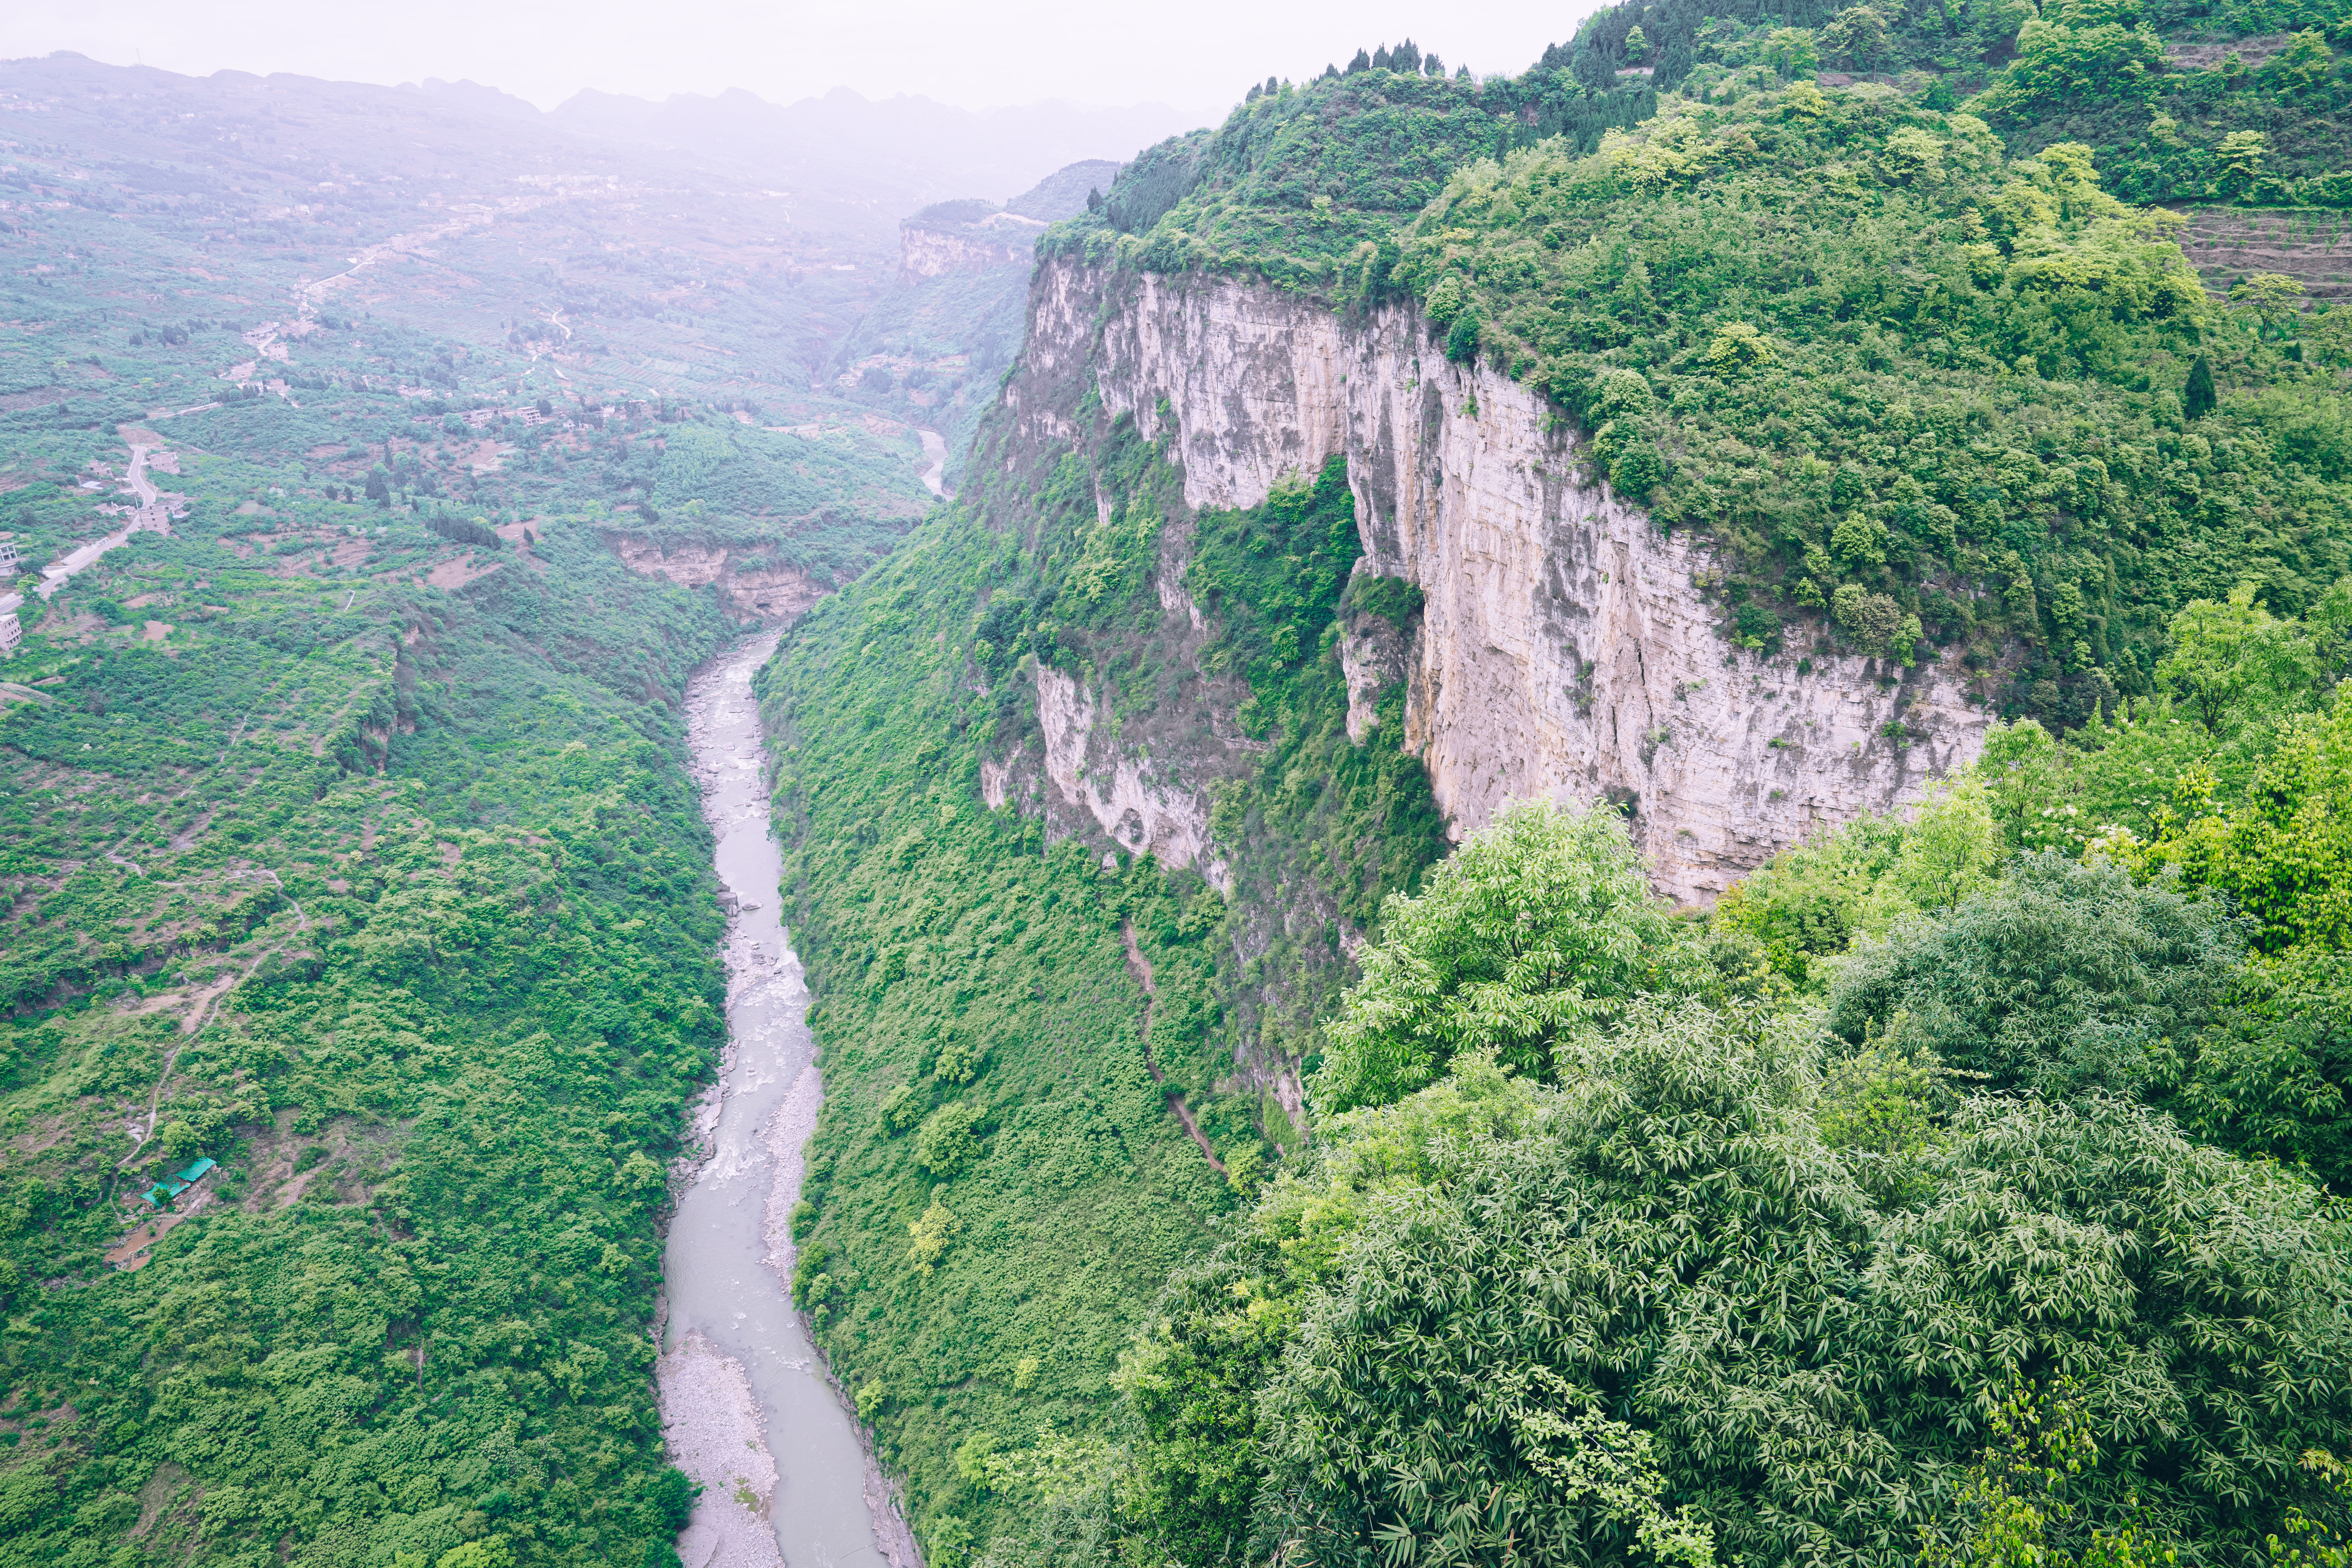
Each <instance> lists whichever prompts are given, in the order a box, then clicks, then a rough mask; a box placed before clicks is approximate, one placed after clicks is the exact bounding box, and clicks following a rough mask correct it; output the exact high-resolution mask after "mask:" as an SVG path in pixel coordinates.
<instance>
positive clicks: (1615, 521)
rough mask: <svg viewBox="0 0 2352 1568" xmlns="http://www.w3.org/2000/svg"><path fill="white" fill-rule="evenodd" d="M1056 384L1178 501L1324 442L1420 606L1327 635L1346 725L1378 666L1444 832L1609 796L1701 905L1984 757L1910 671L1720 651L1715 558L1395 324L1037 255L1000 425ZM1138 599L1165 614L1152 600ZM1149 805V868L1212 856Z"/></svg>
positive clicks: (1296, 460)
mask: <svg viewBox="0 0 2352 1568" xmlns="http://www.w3.org/2000/svg"><path fill="white" fill-rule="evenodd" d="M1081 385H1084V386H1087V387H1090V388H1091V389H1092V390H1094V391H1095V392H1097V393H1098V395H1100V397H1101V399H1102V403H1103V405H1104V407H1105V408H1106V409H1107V410H1108V411H1110V412H1112V413H1115V414H1116V413H1126V414H1131V415H1132V416H1134V417H1135V419H1136V421H1137V422H1138V424H1139V426H1140V428H1141V429H1142V431H1143V433H1144V434H1145V435H1146V436H1147V437H1154V438H1158V437H1168V438H1170V445H1171V452H1172V455H1173V456H1174V457H1175V458H1176V459H1177V460H1178V461H1179V462H1180V463H1181V466H1182V468H1183V473H1184V486H1185V500H1186V501H1187V502H1188V503H1189V504H1190V505H1192V507H1194V508H1238V507H1250V506H1255V505H1258V504H1259V503H1261V502H1262V501H1264V500H1265V497H1266V494H1267V492H1268V491H1269V490H1270V489H1272V488H1273V486H1274V485H1275V484H1276V482H1277V481H1279V480H1280V479H1283V478H1284V477H1286V476H1287V475H1291V474H1311V473H1313V472H1314V471H1316V470H1317V469H1318V468H1320V467H1321V465H1322V464H1323V462H1324V461H1325V459H1326V458H1329V457H1330V456H1332V455H1333V454H1335V453H1338V454H1344V455H1345V457H1346V458H1347V460H1348V472H1349V479H1350V482H1351V484H1352V485H1353V488H1354V489H1355V492H1356V501H1357V521H1358V526H1359V527H1360V529H1361V531H1362V535H1363V542H1364V546H1365V552H1366V558H1365V560H1364V562H1363V563H1361V565H1360V567H1359V570H1360V571H1370V572H1375V573H1379V574H1386V575H1391V576H1396V577H1402V578H1405V579H1407V580H1409V581H1411V582H1412V583H1413V584H1417V585H1418V586H1419V587H1420V588H1421V589H1422V591H1423V594H1424V595H1425V605H1424V609H1423V616H1422V620H1421V627H1420V632H1419V635H1418V637H1417V638H1416V639H1415V641H1414V644H1413V646H1412V647H1410V648H1408V649H1404V650H1402V654H1401V657H1399V655H1398V653H1397V652H1396V651H1395V650H1382V649H1380V648H1377V647H1357V646H1356V644H1355V642H1354V641H1353V640H1352V639H1351V640H1350V641H1349V644H1348V646H1346V647H1344V648H1343V653H1345V654H1346V655H1347V656H1348V665H1349V687H1350V695H1351V698H1352V699H1354V700H1353V701H1352V702H1351V709H1355V710H1358V711H1353V712H1351V721H1350V730H1351V731H1356V730H1357V729H1358V727H1359V724H1360V722H1364V721H1369V715H1370V703H1371V699H1372V696H1373V693H1374V692H1375V691H1376V689H1377V688H1378V686H1379V683H1380V681H1381V679H1382V678H1383V675H1384V674H1385V673H1388V672H1391V671H1394V670H1396V669H1397V668H1400V667H1401V668H1402V679H1405V680H1407V681H1408V682H1409V683H1410V684H1409V686H1408V689H1407V695H1406V704H1405V723H1406V727H1407V733H1406V740H1407V742H1408V744H1409V745H1410V746H1411V747H1412V749H1413V750H1414V751H1416V752H1418V753H1419V754H1420V755H1421V756H1422V757H1423V760H1424V761H1425V762H1426V763H1427V765H1428V768H1429V772H1430V775H1431V779H1432V782H1433V787H1434V790H1435V793H1436V795H1437V800H1438V804H1439V805H1441V806H1442V807H1443V808H1444V811H1445V812H1446V814H1447V816H1448V817H1449V818H1450V819H1451V821H1452V823H1453V825H1454V831H1455V833H1456V834H1457V835H1458V834H1461V833H1465V832H1468V831H1471V830H1474V829H1475V828H1477V827H1479V826H1483V825H1485V824H1486V822H1487V821H1488V820H1490V819H1491V818H1492V817H1493V816H1494V815H1495V813H1496V811H1497V810H1498V809H1500V807H1501V806H1502V805H1503V803H1504V802H1505V801H1507V800H1512V799H1518V798H1526V797H1530V796H1552V797H1568V796H1579V797H1584V798H1593V797H1605V798H1609V799H1612V800H1614V801H1617V802H1618V803H1620V804H1621V805H1627V806H1630V807H1631V808H1632V810H1633V821H1634V824H1635V826H1636V830H1637V833H1638V836H1639V838H1640V840H1641V843H1642V845H1643V848H1644V850H1645V851H1646V852H1647V853H1648V854H1649V855H1650V857H1651V858H1652V861H1653V864H1654V868H1655V874H1656V880H1657V884H1658V886H1659V888H1660V889H1661V890H1662V891H1664V892H1666V893H1668V894H1670V895H1672V896H1674V897H1676V898H1679V899H1683V900H1693V901H1697V900H1709V899H1712V898H1713V897H1714V896H1715V895H1717V894H1718V893H1720V892H1721V891H1722V890H1723V889H1725V888H1726V887H1727V886H1728V885H1729V884H1730V883H1731V882H1732V881H1733V880H1734V879H1737V878H1738V876H1739V875H1740V874H1741V873H1743V872H1744V871H1746V870H1748V868H1752V867H1754V866H1755V865H1757V864H1758V863H1759V862H1760V861H1762V860H1763V859H1765V858H1768V857H1769V855H1771V854H1772V853H1773V852H1774V851H1775V850H1777V849H1779V848H1780V847H1783V846H1785V845H1787V844H1790V843H1791V842H1794V841H1796V840H1798V839H1800V838H1802V837H1805V836H1806V835H1807V834H1808V833H1809V832H1811V831H1812V830H1813V829H1814V827H1815V826H1817V825H1820V824H1823V823H1831V822H1836V821H1841V820H1843V819H1845V818H1848V817H1851V816H1853V815H1855V814H1856V813H1858V812H1860V811H1864V810H1884V809H1886V808H1888V807H1891V806H1894V805H1898V804H1900V803H1901V802H1902V801H1904V800H1905V799H1906V798H1907V797H1909V796H1911V795H1914V794H1916V791H1917V790H1918V788H1919V787H1920V786H1921V785H1922V784H1925V783H1926V782H1927V780H1929V779H1930V778H1932V777H1935V776H1937V775H1938V774H1940V773H1944V772H1947V771H1948V770H1949V769H1951V768H1954V767H1958V766H1960V765H1962V764H1964V763H1967V762H1969V760H1970V759H1971V758H1972V757H1973V756H1974V755H1975V754H1976V752H1977V750H1978V749H1979V746H1980V745H1981V743H1982V738H1983V731H1984V726H1985V722H1986V718H1985V715H1984V714H1983V713H1982V712H1981V711H1980V710H1976V709H1972V708H1970V707H1969V705H1968V704H1967V703H1966V702H1965V700H1963V693H1962V688H1961V683H1960V681H1959V680H1958V679H1957V678H1956V677H1952V676H1947V675H1945V674H1943V673H1941V672H1940V671H1939V670H1938V668H1937V666H1935V665H1932V664H1931V665H1927V666H1923V667H1921V668H1914V669H1905V668H1902V667H1900V666H1899V665H1896V664H1895V663H1894V662H1893V661H1891V660H1885V661H1879V660H1866V659H1863V658H1851V657H1820V658H1814V659H1813V661H1812V666H1811V670H1810V671H1809V672H1808V673H1805V674H1800V673H1799V672H1798V662H1799V660H1798V656H1797V654H1796V653H1795V652H1794V651H1791V652H1789V653H1784V654H1783V655H1782V656H1781V657H1780V658H1776V659H1771V660H1769V661H1768V660H1765V659H1763V658H1759V657H1758V656H1757V655H1755V654H1753V653H1750V652H1748V651H1747V650H1745V649H1743V648H1740V647H1738V646H1737V645H1736V644H1734V643H1733V642H1731V641H1730V640H1729V639H1728V638H1727V637H1725V636H1724V635H1723V633H1722V631H1721V629H1720V622H1721V618H1722V614H1721V611H1720V610H1719V609H1718V607H1717V605H1715V604H1714V603H1713V602H1711V601H1710V600H1709V598H1708V597H1707V595H1706V593H1705V592H1704V591H1703V589H1702V586H1701V584H1703V583H1705V582H1706V581H1708V580H1710V574H1713V573H1716V572H1717V571H1718V570H1719V569H1718V567H1717V563H1715V562H1714V561H1713V560H1711V558H1710V556H1709V553H1708V552H1707V551H1706V547H1705V546H1704V545H1702V544H1700V543H1697V542H1694V541H1692V540H1690V539H1689V538H1687V537H1683V536H1676V537H1671V538H1670V537H1667V536H1664V535H1662V534H1661V533H1660V532H1659V531H1658V530H1657V528H1656V527H1655V526H1654V525H1653V524H1652V523H1651V521H1649V519H1648V518H1647V517H1646V516H1645V515H1644V514H1643V512H1642V511H1641V510H1640V509H1638V508H1636V507H1633V506H1629V505H1627V504H1625V503H1624V502H1623V501H1622V500H1619V499H1617V498H1616V497H1615V496H1614V495H1613V494H1612V493H1611V492H1610V491H1609V489H1607V487H1606V486H1605V485H1591V484H1587V483H1585V482H1584V481H1583V480H1582V479H1580V475H1579V453H1578V449H1577V448H1578V437H1576V435H1575V433H1574V432H1573V431H1572V430H1571V429H1570V428H1569V427H1568V426H1566V425H1565V424H1564V423H1562V422H1559V421H1557V420H1555V419H1554V418H1553V417H1552V416H1551V415H1550V412H1549V409H1548V408H1547V407H1546V406H1545V404H1544V402H1543V400H1542V398H1541V397H1540V396H1538V395H1537V394H1535V393H1534V392H1532V391H1531V390H1529V389H1528V388H1527V387H1524V386H1521V385H1519V384H1517V383H1515V382H1513V381H1511V380H1509V379H1508V378H1507V377H1505V376H1503V375H1501V374H1497V373H1496V371H1494V370H1493V369H1492V368H1490V367H1487V366H1485V365H1483V364H1482V365H1480V366H1477V367H1475V368H1473V367H1466V366H1461V365H1455V364H1453V363H1448V362H1447V360H1446V359H1445V358H1444V354H1443V353H1442V352H1441V351H1440V349H1439V347H1438V344H1437V342H1435V340H1434V339H1433V337H1432V336H1431V334H1430V332H1429V331H1428V329H1427V327H1426V325H1425V323H1424V322H1423V321H1422V320H1421V318H1420V317H1419V315H1418V313H1417V312H1414V311H1412V310H1410V309H1400V308H1393V307H1391V308H1387V309H1383V310H1379V311H1377V312H1375V313H1373V314H1371V315H1370V316H1368V317H1355V318H1342V317H1340V316H1338V315H1335V314H1333V313H1332V312H1331V311H1329V310H1326V309H1324V308H1322V307H1320V306H1318V305H1316V304H1314V303H1313V302H1311V301H1307V300H1299V299H1297V298H1294V297H1292V296H1288V295H1284V294H1281V293H1278V292H1276V291H1275V290H1274V289H1268V288H1265V287H1262V286H1256V285H1249V284H1242V283H1234V282H1221V281H1203V280H1199V279H1166V278H1159V277H1153V276H1149V275H1141V276H1139V275H1135V274H1116V275H1115V274H1110V273H1107V272H1103V271H1098V270H1095V269H1091V268H1086V267H1083V266H1080V265H1077V264H1075V263H1072V262H1069V261H1066V260H1054V261H1049V262H1047V263H1046V264H1045V266H1043V267H1042V268H1040V269H1039V271H1038V274H1037V279H1036V281H1035V283H1034V286H1033V289H1032V293H1031V300H1030V324H1029V337H1028V344H1027V347H1026V349H1025V351H1024V360H1023V363H1022V365H1021V367H1020V368H1019V370H1018V371H1016V374H1015V376H1014V378H1013V382H1012V383H1011V384H1009V385H1008V387H1007V390H1006V394H1005V397H1006V402H1007V404H1008V405H1010V406H1009V413H1010V415H1011V416H1012V418H1013V420H1014V422H1015V432H1014V438H1015V439H1017V440H1019V441H1022V442H1024V443H1026V444H1042V445H1045V446H1052V445H1059V444H1066V443H1068V442H1070V441H1072V440H1074V439H1076V438H1077V437H1078V435H1079V424H1078V422H1077V421H1076V419H1075V418H1074V417H1073V413H1072V406H1073V405H1072V389H1073V388H1075V387H1078V386H1081ZM1167 569H1168V568H1167V566H1166V565H1165V564H1163V574H1164V573H1165V571H1166V570H1167ZM1175 592H1176V594H1177V595H1179V596H1181V587H1179V588H1176V590H1175ZM1161 593H1162V597H1163V600H1164V601H1168V602H1170V604H1171V619H1172V617H1173V614H1174V608H1173V601H1172V600H1171V599H1170V594H1171V585H1170V584H1166V583H1163V584H1161ZM1040 697H1041V702H1040V717H1041V719H1043V720H1045V722H1046V729H1047V732H1048V749H1049V751H1056V752H1058V753H1059V755H1058V756H1057V758H1056V761H1057V762H1058V763H1060V765H1059V766H1056V767H1054V768H1052V769H1050V770H1049V771H1050V772H1051V773H1053V774H1054V776H1055V785H1056V786H1057V787H1058V788H1060V789H1061V790H1062V792H1063V793H1064V794H1065V795H1067V793H1068V791H1069V788H1070V784H1074V783H1076V771H1077V766H1078V763H1077V759H1079V758H1081V757H1084V756H1086V755H1087V753H1088V752H1090V751H1099V750H1101V749H1102V748H1101V747H1100V746H1099V745H1098V744H1097V743H1096V742H1097V740H1098V738H1092V737H1090V736H1089V734H1088V733H1087V729H1088V727H1087V725H1086V724H1085V723H1084V722H1083V719H1084V716H1085V714H1086V711H1087V710H1086V705H1085V703H1084V701H1083V700H1082V699H1083V694H1080V693H1076V692H1061V691H1058V690H1057V691H1055V692H1054V693H1051V694H1048V693H1045V692H1043V691H1041V693H1040ZM1048 710H1051V711H1050V716H1049V714H1048ZM1057 735H1058V739H1056V738H1055V737H1056V736H1057ZM1106 760H1108V759H1097V761H1096V763H1095V764H1094V765H1093V771H1094V772H1095V773H1097V776H1099V773H1100V767H1101V763H1102V762H1103V761H1106ZM1066 780H1067V781H1069V782H1067V783H1066V782H1065V781H1066ZM1105 782H1106V783H1108V781H1105ZM1086 793H1087V794H1088V795H1093V794H1097V793H1100V794H1105V795H1118V796H1124V797H1125V798H1123V799H1120V800H1119V802H1118V808H1115V809H1117V811H1118V815H1119V816H1125V815H1126V814H1127V812H1128V811H1129V810H1134V811H1136V812H1137V814H1138V817H1139V820H1141V819H1142V818H1145V817H1149V816H1152V815H1154V814H1153V812H1152V811H1151V810H1150V808H1149V806H1147V805H1146V803H1145V802H1144V800H1143V798H1142V797H1143V796H1144V795H1147V794H1151V793H1158V792H1150V791H1146V790H1142V789H1138V788H1136V787H1135V784H1134V781H1131V780H1128V779H1120V780H1119V781H1118V784H1117V785H1115V786H1113V787H1112V788H1110V789H1108V790H1103V791H1087V792H1086ZM1073 804H1076V803H1075V802H1073ZM1087 805H1088V806H1089V807H1090V808H1094V809H1093V810H1092V814H1093V815H1095V816H1097V818H1100V817H1102V816H1104V815H1105V812H1104V811H1103V810H1102V809H1099V808H1097V807H1096V803H1095V802H1094V801H1092V800H1089V801H1088V802H1087ZM1100 805H1101V806H1102V807H1108V806H1110V802H1109V801H1108V800H1105V801H1103V802H1101V803H1100ZM1188 807H1189V808H1188ZM1158 815H1159V816H1160V817H1161V818H1162V822H1161V824H1160V826H1163V827H1164V828H1165V829H1166V831H1164V832H1152V833H1150V834H1149V839H1150V847H1154V848H1156V849H1158V850H1159V851H1160V853H1161V854H1162V855H1163V857H1165V858H1169V859H1171V860H1174V861H1177V862H1178V863H1189V862H1190V861H1191V860H1192V859H1193V858H1195V857H1198V856H1202V855H1204V854H1206V853H1210V852H1212V850H1211V847H1209V846H1208V845H1207V844H1206V841H1205V838H1204V837H1202V830H1201V826H1198V825H1200V824H1202V823H1204V822H1205V816H1206V813H1205V810H1204V809H1202V808H1201V807H1199V806H1196V805H1191V803H1183V802H1176V801H1173V800H1165V801H1163V802H1162V803H1161V804H1160V809H1159V812H1158ZM1179 817H1181V819H1182V826H1181V827H1180V826H1179V825H1178V820H1177V819H1178V818H1179ZM1163 837H1164V838H1165V839H1166V840H1167V842H1166V843H1165V844H1164V845H1163V844H1161V843H1160V839H1161V838H1163ZM1131 847H1140V845H1136V846H1131Z"/></svg>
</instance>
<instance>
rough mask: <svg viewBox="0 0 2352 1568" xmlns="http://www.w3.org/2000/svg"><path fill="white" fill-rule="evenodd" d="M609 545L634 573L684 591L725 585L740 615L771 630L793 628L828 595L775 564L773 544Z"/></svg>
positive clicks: (615, 537) (617, 538) (632, 538)
mask: <svg viewBox="0 0 2352 1568" xmlns="http://www.w3.org/2000/svg"><path fill="white" fill-rule="evenodd" d="M607 542H608V543H610V544H611V545H612V547H613V550H614V553H615V554H617V555H619V556H620V558H621V560H622V561H623V563H625V564H626V565H627V566H628V568H629V570H631V571H632V572H635V573H638V574H641V575H644V576H647V577H666V578H667V579H668V580H669V581H671V582H673V583H676V584H678V585H679V586H680V587H684V588H702V587H708V586H709V585H710V584H714V583H715V584H718V585H719V592H720V593H722V594H724V595H726V596H727V602H728V603H729V605H731V606H732V607H733V609H734V612H735V614H736V615H738V616H741V617H743V618H744V619H746V620H758V621H761V622H763V623H765V624H767V625H770V626H789V625H791V624H792V623H793V621H795V620H797V619H798V618H799V617H800V615H801V612H802V611H803V610H805V609H807V608H808V607H809V606H810V605H814V604H815V603H816V602H817V601H818V600H819V599H821V598H823V597H824V595H825V592H826V590H825V589H824V588H822V587H820V586H818V585H817V584H816V583H815V582H814V580H813V579H812V578H811V577H810V576H809V574H807V573H806V572H803V571H802V570H801V569H800V568H799V567H797V566H791V565H787V564H785V563H782V562H780V561H778V560H776V559H775V552H776V547H775V545H774V544H773V543H772V542H762V543H755V544H751V545H742V544H723V543H711V542H680V541H676V540H673V541H670V542H668V543H667V547H665V545H664V543H663V542H662V541H660V540H656V539H651V538H648V537H646V536H645V535H643V534H636V533H613V534H609V535H607Z"/></svg>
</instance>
